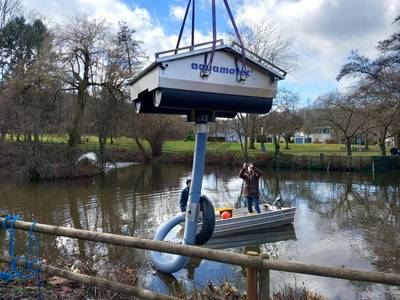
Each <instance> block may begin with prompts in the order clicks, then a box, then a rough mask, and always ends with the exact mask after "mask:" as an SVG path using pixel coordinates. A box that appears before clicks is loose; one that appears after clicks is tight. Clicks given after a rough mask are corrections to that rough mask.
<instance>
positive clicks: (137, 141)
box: [134, 137, 150, 161]
mask: <svg viewBox="0 0 400 300" xmlns="http://www.w3.org/2000/svg"><path fill="white" fill-rule="evenodd" d="M134 140H135V143H136V145H137V146H138V148H139V150H140V153H141V154H142V157H143V159H144V160H145V161H149V160H150V156H149V155H148V154H147V153H146V150H145V149H144V147H143V145H142V143H141V142H140V140H139V138H137V137H134Z"/></svg>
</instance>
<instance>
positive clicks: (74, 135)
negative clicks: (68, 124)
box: [68, 87, 86, 148]
mask: <svg viewBox="0 0 400 300" xmlns="http://www.w3.org/2000/svg"><path fill="white" fill-rule="evenodd" d="M85 98H86V88H84V89H83V88H82V87H81V88H80V90H79V91H78V97H77V99H76V103H75V112H74V118H73V121H72V128H71V130H70V131H69V139H68V145H69V147H70V148H74V147H75V146H76V145H77V144H80V143H81V132H82V123H83V114H84V110H85Z"/></svg>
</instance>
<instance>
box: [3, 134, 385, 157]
mask: <svg viewBox="0 0 400 300" xmlns="http://www.w3.org/2000/svg"><path fill="white" fill-rule="evenodd" d="M8 139H9V137H8ZM41 139H42V141H43V142H45V143H56V144H58V143H60V144H67V140H68V138H67V136H56V135H51V136H50V135H45V136H42V137H41ZM82 140H83V144H81V145H79V147H80V148H81V149H83V150H85V149H88V150H90V149H98V148H99V143H98V138H97V137H96V136H92V135H85V136H83V138H82ZM142 143H143V146H144V147H145V149H146V150H148V151H150V146H149V144H148V143H147V142H146V141H142ZM106 146H107V148H108V149H113V148H114V149H115V148H121V149H127V150H131V151H138V149H137V147H136V144H135V142H134V140H133V139H132V138H127V137H118V138H116V139H115V140H114V143H113V144H110V140H108V141H107V145H106ZM280 147H281V152H282V154H291V155H302V156H307V155H308V156H319V155H320V154H324V155H337V156H346V155H347V153H346V150H345V145H343V144H289V149H285V144H283V143H282V144H280ZM260 149H261V145H260V144H259V143H257V144H256V150H249V153H250V155H256V154H258V153H260V152H261V150H260ZM193 150H194V141H183V140H179V141H175V140H169V141H165V143H164V147H163V152H165V153H193ZM207 151H208V152H212V153H219V152H221V153H224V152H231V153H233V154H238V155H241V147H240V143H239V142H209V143H208V144H207ZM266 152H267V153H273V152H274V145H273V144H272V143H267V144H266ZM379 155H380V151H379V147H378V146H374V145H372V146H370V150H369V151H364V146H359V145H354V146H353V156H379Z"/></svg>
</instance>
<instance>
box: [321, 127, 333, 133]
mask: <svg viewBox="0 0 400 300" xmlns="http://www.w3.org/2000/svg"><path fill="white" fill-rule="evenodd" d="M322 133H324V134H330V133H331V129H330V128H323V129H322Z"/></svg>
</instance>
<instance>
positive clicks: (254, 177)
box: [239, 163, 261, 214]
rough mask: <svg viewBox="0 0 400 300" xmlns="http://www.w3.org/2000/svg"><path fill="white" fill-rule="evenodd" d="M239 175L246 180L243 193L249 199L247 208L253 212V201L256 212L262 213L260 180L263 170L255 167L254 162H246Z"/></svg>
mask: <svg viewBox="0 0 400 300" xmlns="http://www.w3.org/2000/svg"><path fill="white" fill-rule="evenodd" d="M239 177H240V178H242V179H243V180H244V183H245V185H244V192H243V195H244V197H245V198H246V199H247V208H248V210H249V213H252V212H253V202H254V208H255V210H256V212H257V213H258V214H259V213H261V210H260V205H259V204H258V201H259V197H260V190H259V188H258V181H259V179H260V177H261V172H260V171H259V170H257V169H256V167H254V165H253V164H252V163H248V164H247V163H244V164H243V167H242V169H241V170H240V173H239Z"/></svg>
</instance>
